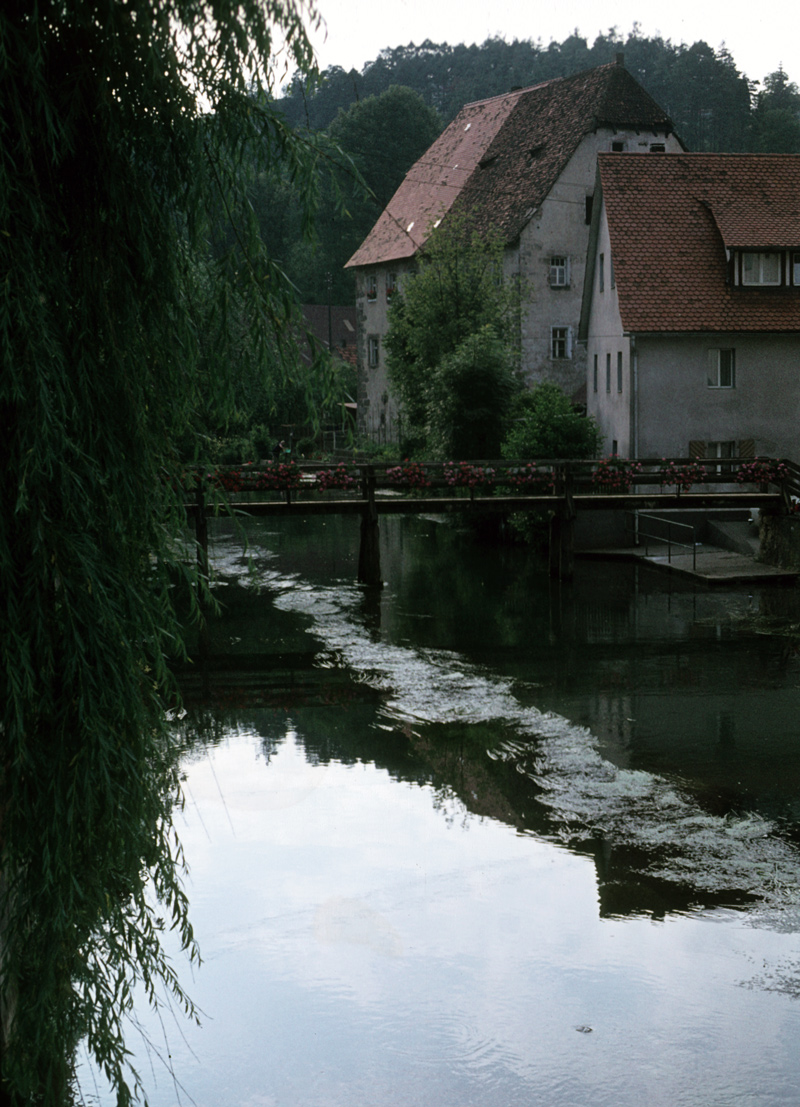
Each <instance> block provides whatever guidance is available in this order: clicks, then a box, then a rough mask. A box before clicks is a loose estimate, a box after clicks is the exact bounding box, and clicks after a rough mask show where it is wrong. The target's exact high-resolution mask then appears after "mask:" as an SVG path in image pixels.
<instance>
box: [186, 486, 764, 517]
mask: <svg viewBox="0 0 800 1107" xmlns="http://www.w3.org/2000/svg"><path fill="white" fill-rule="evenodd" d="M303 495H304V494H303V493H301V497H302V496H303ZM305 495H308V496H309V497H310V496H311V495H314V494H313V493H308V494H305ZM572 502H573V503H574V506H575V508H576V509H577V510H580V511H619V510H625V511H675V510H682V511H688V510H691V509H695V510H697V511H707V510H709V509H713V508H767V509H769V508H772V509H778V508H779V507H780V506H781V503H782V499H781V496H780V494H779V493H770V492H738V491H737V492H704V493H695V492H684V493H682V494H680V495H676V494H674V493H657V492H650V493H647V494H641V493H625V494H621V493H615V494H602V493H592V494H588V495H581V494H578V495H576V496H573V498H572ZM372 503H374V507H375V510H376V511H377V512H378V514H379V515H446V514H448V513H450V512H453V511H488V512H493V513H495V512H500V513H508V512H510V511H547V510H551V511H552V510H558V508H559V507H560V506H561V505H563V503H564V497H563V496H524V495H519V496H475V497H474V498H472V499H469V498H467V497H464V496H401V495H391V496H382V495H380V494H378V495H377V496H376V497H375V499H374V501H372ZM232 506H233V508H234V510H235V512H236V513H237V514H242V515H254V516H269V515H277V516H287V515H363V513H364V512H365V511H366V510H367V509H368V508H369V507H370V506H371V503H370V501H369V500H365V499H361V498H360V497H358V498H356V497H353V498H352V499H318V498H314V499H311V498H307V499H304V498H297V497H296V496H295V495H293V496H292V499H291V501H290V502H287V501H286V500H285V499H277V498H276V499H270V500H257V501H247V500H242V499H232ZM196 510H197V507H196V505H195V504H187V511H188V512H189V514H190V515H192V514H194V513H195V512H196ZM206 510H208V511H211V510H212V508H211V505H208V506H207V508H206ZM225 513H226V514H227V509H226V512H225Z"/></svg>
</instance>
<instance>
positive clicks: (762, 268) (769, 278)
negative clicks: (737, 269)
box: [742, 250, 783, 285]
mask: <svg viewBox="0 0 800 1107" xmlns="http://www.w3.org/2000/svg"><path fill="white" fill-rule="evenodd" d="M782 260H783V254H780V253H778V252H777V251H776V250H772V251H769V252H766V253H749V252H747V251H744V252H743V253H742V284H750V285H753V284H756V285H776V284H780V283H781V262H782Z"/></svg>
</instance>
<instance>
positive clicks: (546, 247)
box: [348, 58, 683, 441]
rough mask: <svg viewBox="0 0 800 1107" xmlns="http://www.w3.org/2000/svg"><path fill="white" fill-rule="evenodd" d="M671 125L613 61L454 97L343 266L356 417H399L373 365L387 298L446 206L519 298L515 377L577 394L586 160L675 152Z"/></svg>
mask: <svg viewBox="0 0 800 1107" xmlns="http://www.w3.org/2000/svg"><path fill="white" fill-rule="evenodd" d="M682 149H683V147H682V144H681V142H680V140H679V138H678V137H677V136H676V135H675V134H674V131H673V128H672V124H671V122H670V120H669V118H668V117H667V116H666V114H665V113H664V112H663V111H662V109H661V108H659V107H658V105H657V104H656V103H655V101H653V100H652V98H651V97H650V96H649V95H648V94H647V93H646V92H645V91H644V89H643V88H642V87H641V86H640V85H639V84H638V83H637V82H636V81H635V80H634V78H633V77H632V76H631V75H630V74H629V73H628V72H627V70H626V69H625V67H624V65H623V64H622V60H621V58H620V59H618V61H617V62H616V63H613V64H611V65H605V66H600V67H598V68H597V69H593V70H589V71H588V72H586V73H580V74H577V75H575V76H573V77H567V78H559V79H557V80H553V81H547V82H545V83H543V84H541V85H536V86H534V87H532V88H528V89H521V90H516V91H514V92H510V93H508V94H507V95H504V96H498V97H493V98H492V99H490V100H483V101H478V102H476V103H473V104H468V105H466V106H465V107H464V108H463V109H462V111H461V112H460V113H459V115H458V116H457V117H456V119H455V120H454V121H453V122H452V123H451V124H450V126H449V127H447V128H446V129H445V131H444V132H443V133H442V135H441V136H440V137H439V138H438V139H437V141H436V142H435V143H434V144H433V146H431V147H430V149H429V150H428V151H427V152H426V153H425V154H424V155H423V157H422V158H421V159H420V160H419V161H418V162H417V163H416V164H415V165H414V166H413V167H412V169H411V170H410V171H409V173H408V174H407V176H406V178H405V180H404V182H403V184H401V186H400V188H399V189H398V190H397V192H396V193H395V195H394V197H393V198H392V200H391V201H390V203H389V204H388V206H387V208H386V210H385V211H384V212H383V213H382V214H381V217H380V219H379V220H378V222H377V223H376V225H375V227H374V228H373V229H372V231H371V232H370V234H369V235H368V237H367V238H366V239H365V241H364V242H363V243H362V245H361V246H360V247H359V249H358V250H357V251H356V253H355V254H354V255H353V257H352V258H351V259H350V261H349V262H348V267H349V268H352V269H354V270H355V273H356V297H357V298H356V310H357V331H358V337H357V346H358V368H359V394H358V420H359V428H360V430H361V431H362V432H363V433H366V434H369V435H371V436H372V437H374V438H378V439H379V440H383V441H393V440H395V439H396V438H397V437H398V431H399V430H400V429H401V427H402V412H400V411H399V409H398V406H397V404H396V402H395V400H394V398H393V396H392V390H391V383H390V381H389V379H388V376H387V372H386V351H385V338H386V334H387V331H388V308H389V305H390V303H391V299H392V296H393V295H395V294H396V292H397V290H398V289H401V288H402V283H403V280H404V278H405V277H406V275H407V274H408V273H409V272H412V271H413V269H414V266H415V259H416V257H417V256H418V253H419V252H420V251H424V247H425V242H426V239H427V237H428V235H429V234H430V233H431V231H432V230H433V229H434V228H435V227H436V226H438V225H439V224H440V223H441V222H442V220H444V219H446V218H447V216H448V214H449V213H451V212H452V213H454V214H455V213H458V215H459V216H460V217H462V218H464V219H466V221H467V222H468V223H469V225H470V226H473V227H475V228H476V229H477V230H485V231H487V232H488V231H491V232H494V233H498V234H500V235H501V237H502V241H503V242H504V243H505V269H506V274H507V275H508V276H509V277H516V278H519V279H520V282H521V285H522V287H523V289H524V290H525V298H524V303H523V308H522V312H521V316H520V334H519V348H520V354H521V366H522V371H523V374H524V376H525V378H526V380H527V381H528V382H529V383H534V382H536V381H539V380H551V381H554V382H555V383H556V384H558V385H559V386H560V387H561V388H563V389H564V390H565V391H566V392H567V393H568V394H569V395H575V396H576V397H582V394H583V387H584V384H585V379H586V352H585V349H584V348H583V347H581V346H579V344H578V342H577V337H578V324H579V319H580V312H581V303H582V293H583V282H584V274H585V271H586V260H587V248H588V241H589V228H590V223H591V217H592V210H593V194H594V189H595V178H596V163H597V156H598V154H599V153H601V152H603V151H615V152H620V153H622V152H641V153H648V154H656V153H659V154H660V153H664V152H665V151H676V150H682Z"/></svg>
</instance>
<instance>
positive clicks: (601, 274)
mask: <svg viewBox="0 0 800 1107" xmlns="http://www.w3.org/2000/svg"><path fill="white" fill-rule="evenodd" d="M597 280H598V282H599V287H600V291H601V292H605V290H606V255H605V254H601V255H600V261H599V263H598V270H597Z"/></svg>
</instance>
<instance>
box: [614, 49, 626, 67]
mask: <svg viewBox="0 0 800 1107" xmlns="http://www.w3.org/2000/svg"><path fill="white" fill-rule="evenodd" d="M614 60H615V61H616V63H617V65H621V66H622V68H623V69H624V68H625V55H624V54H623V53H621V52H620V53H619V54H616V55H615V58H614Z"/></svg>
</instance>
